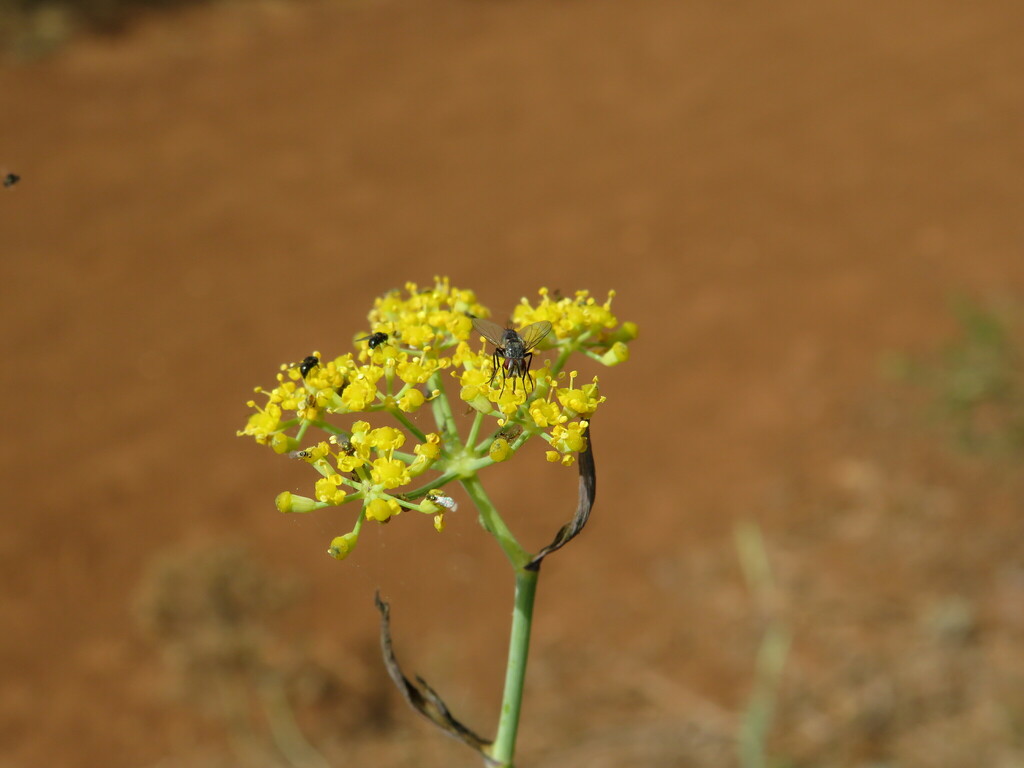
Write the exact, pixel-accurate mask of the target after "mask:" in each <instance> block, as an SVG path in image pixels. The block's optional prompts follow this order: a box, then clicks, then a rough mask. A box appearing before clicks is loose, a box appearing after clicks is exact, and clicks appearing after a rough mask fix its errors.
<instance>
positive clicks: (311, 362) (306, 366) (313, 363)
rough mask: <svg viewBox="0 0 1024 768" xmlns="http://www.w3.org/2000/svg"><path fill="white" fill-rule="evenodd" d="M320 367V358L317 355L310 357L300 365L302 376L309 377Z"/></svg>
mask: <svg viewBox="0 0 1024 768" xmlns="http://www.w3.org/2000/svg"><path fill="white" fill-rule="evenodd" d="M318 365H320V358H319V357H317V356H316V355H310V356H309V357H307V358H306V359H305V360H303V361H302V362H301V363H300V364H299V373H301V374H302V378H306V377H307V376H309V372H310V371H312V370H313V369H314V368H316V367H317V366H318Z"/></svg>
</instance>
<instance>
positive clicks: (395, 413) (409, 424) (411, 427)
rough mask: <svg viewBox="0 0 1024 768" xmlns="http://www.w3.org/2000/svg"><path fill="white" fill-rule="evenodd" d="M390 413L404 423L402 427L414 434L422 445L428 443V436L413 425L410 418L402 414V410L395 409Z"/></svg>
mask: <svg viewBox="0 0 1024 768" xmlns="http://www.w3.org/2000/svg"><path fill="white" fill-rule="evenodd" d="M388 413H390V414H391V415H392V416H394V417H395V418H396V419H398V421H400V422H401V423H402V426H404V427H405V428H406V429H408V430H409V431H410V432H411V433H412V434H413V436H414V437H415V438H416V439H417V440H419V441H420V442H421V443H425V442H427V436H426V435H425V434H423V430H421V429H420V428H419V427H417V426H416V425H415V424H413V423H412V421H410V420H409V417H408V416H406V415H405V414H404V413H402V412H401V411H400V410H398V409H397V408H395V409H394V410H389V411H388Z"/></svg>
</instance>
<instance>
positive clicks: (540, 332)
mask: <svg viewBox="0 0 1024 768" xmlns="http://www.w3.org/2000/svg"><path fill="white" fill-rule="evenodd" d="M549 333H551V323H549V322H548V321H547V320H541V321H540V322H539V323H530V324H529V325H528V326H526V327H525V328H523V329H521V330H520V331H519V338H521V339H522V340H523V346H525V347H526V351H527V352H529V351H530V350H531V349H533V348H534V347H536V346H537V345H538V344H540V342H541V339H543V338H544V337H545V336H547V335H548V334H549Z"/></svg>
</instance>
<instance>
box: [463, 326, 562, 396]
mask: <svg viewBox="0 0 1024 768" xmlns="http://www.w3.org/2000/svg"><path fill="white" fill-rule="evenodd" d="M473 328H475V329H476V332H477V333H479V334H480V335H481V336H483V337H484V338H485V339H487V340H488V341H489V342H491V344H493V345H494V355H493V358H494V371H493V373H491V380H490V381H489V382H488V384H492V383H494V377H495V376H497V375H498V370H499V369H498V360H501V391H502V393H504V391H505V383H506V382H507V381H508V379H509V376H511V377H512V392H513V393H515V391H516V379H520V380H522V382H523V387H527V386H529V384H528V382H531V383H532V381H533V379H531V378H530V364H531V363H532V362H533V352H532V351H531V350H533V348H534V347H536V346H537V345H538V344H540V342H541V339H543V338H544V337H545V336H547V335H548V334H549V333H550V332H551V323H549V322H548V321H547V320H541V321H540V322H537V323H531V324H530V325H528V326H526V327H525V328H521V329H519V330H518V331H517V330H515V329H514V328H502V327H501V326H500V325H498V324H497V323H492V322H491V321H490V320H484V319H483V318H482V317H474V318H473Z"/></svg>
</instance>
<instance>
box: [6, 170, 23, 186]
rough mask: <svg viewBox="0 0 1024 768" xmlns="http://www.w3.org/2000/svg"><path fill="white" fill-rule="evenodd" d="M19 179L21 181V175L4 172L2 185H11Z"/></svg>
mask: <svg viewBox="0 0 1024 768" xmlns="http://www.w3.org/2000/svg"><path fill="white" fill-rule="evenodd" d="M19 181H21V176H19V175H18V174H16V173H6V174H4V186H5V187H13V186H14V185H15V184H17V183H18V182H19Z"/></svg>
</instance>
